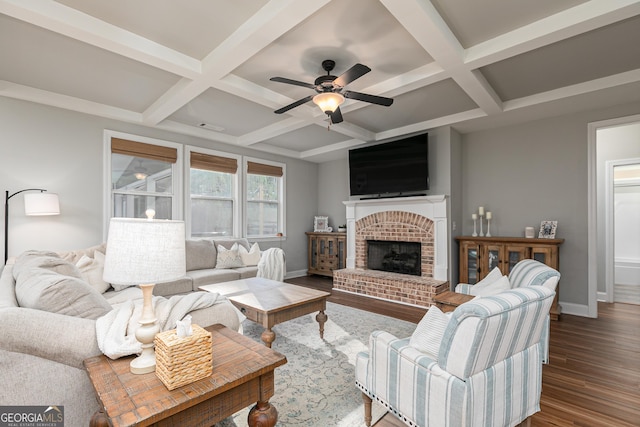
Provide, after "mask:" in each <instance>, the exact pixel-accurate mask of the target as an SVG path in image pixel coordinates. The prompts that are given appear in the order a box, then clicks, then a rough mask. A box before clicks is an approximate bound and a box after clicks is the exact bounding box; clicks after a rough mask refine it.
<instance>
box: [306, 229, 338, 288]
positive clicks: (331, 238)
mask: <svg viewBox="0 0 640 427" xmlns="http://www.w3.org/2000/svg"><path fill="white" fill-rule="evenodd" d="M306 234H307V240H308V252H307V256H308V265H309V267H308V270H307V274H319V275H322V276H329V277H333V270H340V269H342V268H345V260H346V258H347V246H346V245H347V233H320V232H307V233H306Z"/></svg>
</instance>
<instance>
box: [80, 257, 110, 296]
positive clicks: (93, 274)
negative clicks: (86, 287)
mask: <svg viewBox="0 0 640 427" xmlns="http://www.w3.org/2000/svg"><path fill="white" fill-rule="evenodd" d="M76 267H78V270H80V274H81V275H82V278H83V279H84V281H85V282H87V283H89V284H90V285H91V286H93V287H94V288H95V289H96V290H97V291H98V292H100V293H101V294H103V293H105V292H107V290H109V288H110V287H111V285H110V284H109V283H107V282H105V281H104V280H103V279H102V272H103V271H104V254H103V253H102V252H98V251H96V252H95V253H94V258H90V257H88V256H87V255H82V258H80V259H79V260H78V262H77V263H76Z"/></svg>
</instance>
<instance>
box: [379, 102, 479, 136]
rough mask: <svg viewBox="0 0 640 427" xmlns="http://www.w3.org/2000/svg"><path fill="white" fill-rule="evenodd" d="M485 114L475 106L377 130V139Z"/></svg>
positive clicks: (424, 129)
mask: <svg viewBox="0 0 640 427" xmlns="http://www.w3.org/2000/svg"><path fill="white" fill-rule="evenodd" d="M486 116H487V113H485V112H484V111H483V110H481V109H480V108H476V109H473V110H469V111H463V112H461V113H456V114H450V115H448V116H443V117H438V118H435V119H431V120H426V121H424V122H419V123H414V124H411V125H408V126H403V127H399V128H395V129H390V130H388V131H384V132H379V133H378V135H377V139H379V140H385V139H389V138H395V137H398V136H402V135H408V134H410V133H416V132H422V131H426V130H429V129H435V128H438V127H441V126H449V125H452V124H455V123H459V122H462V121H465V120H472V119H478V118H481V117H486Z"/></svg>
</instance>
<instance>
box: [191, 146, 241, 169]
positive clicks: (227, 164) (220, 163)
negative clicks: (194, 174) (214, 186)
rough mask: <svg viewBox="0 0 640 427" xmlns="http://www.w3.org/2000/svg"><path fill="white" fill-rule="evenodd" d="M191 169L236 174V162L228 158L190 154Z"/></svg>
mask: <svg viewBox="0 0 640 427" xmlns="http://www.w3.org/2000/svg"><path fill="white" fill-rule="evenodd" d="M190 162H191V167H192V168H194V169H202V170H206V171H213V172H225V173H236V172H237V171H238V161H237V160H236V159H232V158H229V157H222V156H213V155H211V154H204V153H196V152H194V151H192V152H191V158H190Z"/></svg>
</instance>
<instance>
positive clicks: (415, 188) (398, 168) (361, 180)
mask: <svg viewBox="0 0 640 427" xmlns="http://www.w3.org/2000/svg"><path fill="white" fill-rule="evenodd" d="M428 160H429V151H428V134H426V133H425V134H421V135H416V136H411V137H408V138H403V139H400V140H397V141H392V142H386V143H384V144H378V145H372V146H369V147H363V148H356V149H353V150H350V151H349V187H350V190H351V191H350V193H351V195H352V196H365V195H367V196H373V197H392V196H402V195H413V194H417V193H420V192H424V191H426V190H428V189H429V163H428Z"/></svg>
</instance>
